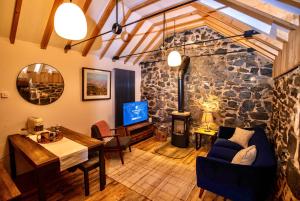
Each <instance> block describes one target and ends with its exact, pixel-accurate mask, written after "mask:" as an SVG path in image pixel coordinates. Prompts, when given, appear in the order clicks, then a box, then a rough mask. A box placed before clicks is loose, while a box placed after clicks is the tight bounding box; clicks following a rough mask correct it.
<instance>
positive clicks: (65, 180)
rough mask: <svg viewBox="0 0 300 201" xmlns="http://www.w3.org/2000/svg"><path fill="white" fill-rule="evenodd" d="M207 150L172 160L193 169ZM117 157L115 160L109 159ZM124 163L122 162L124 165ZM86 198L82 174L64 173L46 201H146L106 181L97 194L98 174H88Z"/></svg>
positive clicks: (146, 144)
mask: <svg viewBox="0 0 300 201" xmlns="http://www.w3.org/2000/svg"><path fill="white" fill-rule="evenodd" d="M161 144H162V142H159V141H157V140H156V139H155V138H154V137H153V138H150V139H148V140H145V141H142V142H140V143H138V144H135V145H133V147H134V148H138V149H141V150H144V151H148V152H153V151H154V149H155V148H157V147H158V146H160V145H161ZM206 153H207V148H206V147H204V148H201V149H199V150H198V151H196V150H193V152H192V153H191V154H190V155H189V156H187V157H185V158H184V159H173V160H174V161H176V162H178V163H184V164H186V165H191V166H193V165H195V158H196V156H198V155H202V156H203V155H205V154H206ZM110 157H118V156H110ZM125 163H126V161H125ZM89 177H90V196H84V186H83V173H82V172H81V171H80V170H76V171H75V172H72V173H70V172H64V173H63V174H62V176H61V177H60V178H59V179H57V180H56V181H55V182H53V184H51V185H50V186H49V187H48V188H47V200H49V201H67V200H68V201H82V200H85V201H97V200H101V201H148V200H149V199H148V198H146V197H144V196H143V195H140V194H138V193H137V192H135V191H133V190H131V189H129V188H127V187H126V186H124V185H122V184H121V183H119V182H116V181H114V180H113V179H111V178H109V177H107V185H106V188H105V190H103V191H99V175H98V170H93V171H91V172H90V175H89ZM198 194H199V189H198V187H197V186H195V188H194V189H193V190H192V192H191V194H190V196H189V198H188V201H199V200H200V199H199V198H198ZM203 198H204V199H203V200H205V201H212V200H214V201H215V200H223V199H221V198H220V197H218V196H216V195H215V194H212V193H209V192H205V193H204V195H203ZM21 200H22V201H35V200H37V195H36V193H31V194H29V195H27V196H26V197H23V198H22V199H21Z"/></svg>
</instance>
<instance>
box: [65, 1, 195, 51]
mask: <svg viewBox="0 0 300 201" xmlns="http://www.w3.org/2000/svg"><path fill="white" fill-rule="evenodd" d="M117 1H118V0H116V2H117ZM196 1H198V0H190V1H186V2H184V3H182V4H180V5H175V6H172V7H169V8H167V9H165V10H162V11H159V12H155V13H153V14H151V15H148V16H146V17H142V18H141V19H138V20H135V21H132V22H129V23H127V24H125V25H123V26H122V28H123V27H127V26H130V25H132V24H136V23H138V22H141V21H143V20H147V19H150V18H152V17H155V16H157V15H161V14H162V13H165V12H169V11H171V10H173V9H176V8H179V7H182V6H185V5H187V4H191V3H193V2H196ZM117 5H118V4H117V3H116V6H117ZM116 10H118V9H116ZM116 15H118V14H117V13H116ZM116 18H118V17H116ZM112 32H113V31H112V30H109V31H106V32H104V33H100V34H98V35H96V36H94V37H90V38H88V39H85V40H82V41H79V42H77V43H74V44H72V45H70V44H68V45H66V46H65V48H64V49H65V52H67V51H68V50H70V49H71V48H72V47H74V46H77V45H79V44H81V43H85V42H87V41H89V40H93V39H94V38H98V37H101V36H103V35H106V34H109V33H112Z"/></svg>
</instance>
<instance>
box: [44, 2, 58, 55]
mask: <svg viewBox="0 0 300 201" xmlns="http://www.w3.org/2000/svg"><path fill="white" fill-rule="evenodd" d="M62 2H63V0H55V1H54V2H53V5H52V9H51V11H50V15H49V17H48V22H47V25H46V28H45V30H44V34H43V38H42V41H41V49H46V48H47V46H48V43H49V40H50V37H51V34H52V32H53V29H54V15H55V11H56V9H57V8H58V6H59V5H60V4H62Z"/></svg>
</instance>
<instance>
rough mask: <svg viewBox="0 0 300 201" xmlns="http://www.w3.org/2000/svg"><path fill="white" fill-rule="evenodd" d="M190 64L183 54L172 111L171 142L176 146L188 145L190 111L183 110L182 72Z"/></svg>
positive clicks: (183, 72)
mask: <svg viewBox="0 0 300 201" xmlns="http://www.w3.org/2000/svg"><path fill="white" fill-rule="evenodd" d="M189 64H190V58H189V57H187V56H183V61H182V64H181V66H180V67H179V70H178V111H174V112H172V134H171V143H172V145H174V146H176V147H182V148H184V147H188V146H189V122H190V117H191V113H190V112H185V111H184V74H185V73H186V71H187V69H188V66H189Z"/></svg>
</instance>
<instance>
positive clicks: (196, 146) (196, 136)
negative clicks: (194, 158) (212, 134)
mask: <svg viewBox="0 0 300 201" xmlns="http://www.w3.org/2000/svg"><path fill="white" fill-rule="evenodd" d="M195 148H196V150H198V134H197V133H195Z"/></svg>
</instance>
